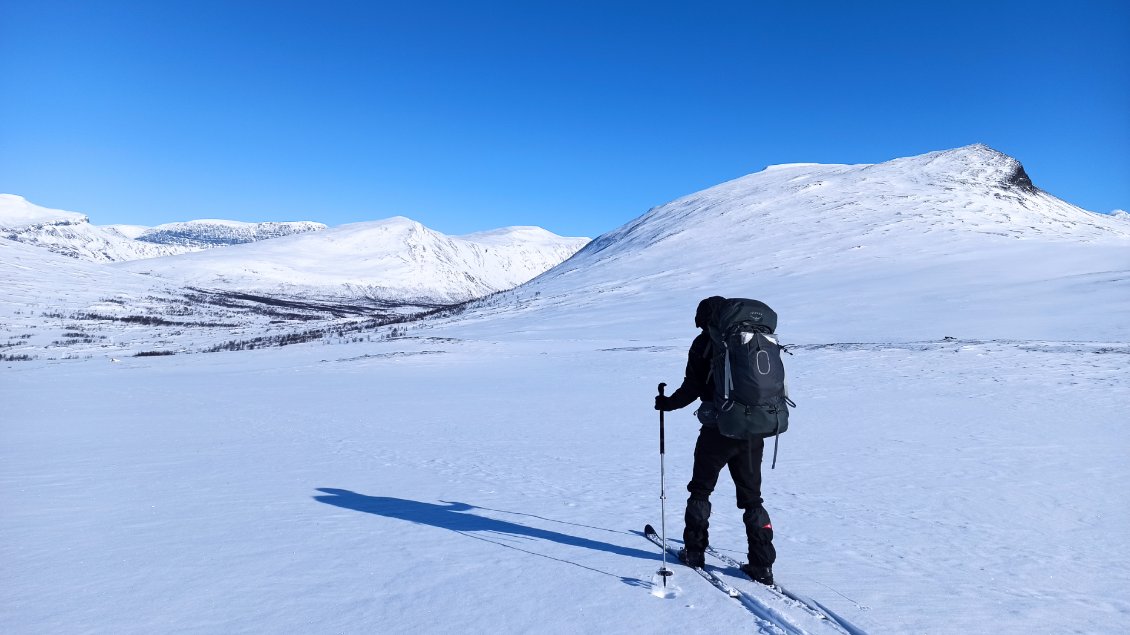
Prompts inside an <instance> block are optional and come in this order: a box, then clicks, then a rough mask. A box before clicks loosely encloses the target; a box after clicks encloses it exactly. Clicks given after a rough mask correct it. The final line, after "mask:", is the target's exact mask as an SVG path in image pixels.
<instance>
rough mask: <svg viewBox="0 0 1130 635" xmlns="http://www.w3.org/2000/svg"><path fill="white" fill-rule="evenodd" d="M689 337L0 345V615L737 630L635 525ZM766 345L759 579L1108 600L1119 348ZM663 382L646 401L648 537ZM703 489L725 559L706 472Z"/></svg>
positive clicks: (916, 602)
mask: <svg viewBox="0 0 1130 635" xmlns="http://www.w3.org/2000/svg"><path fill="white" fill-rule="evenodd" d="M690 335H691V334H690V333H689V334H688V337H687V338H686V342H683V341H681V340H669V341H664V342H662V343H661V345H659V346H657V347H655V348H650V349H649V348H647V347H642V348H641V347H639V346H638V342H633V341H619V342H611V343H610V342H609V341H591V340H573V341H556V342H553V341H530V342H510V343H503V342H492V341H486V340H479V341H473V340H469V341H461V342H450V341H448V342H443V341H436V340H426V339H409V340H399V341H394V342H387V343H380V344H354V345H351V346H349V347H344V346H300V347H292V348H288V349H283V350H271V351H252V352H244V353H238V354H214V355H197V356H190V357H169V358H137V359H126V360H123V362H122V363H121V364H114V365H110V364H106V363H105V362H101V361H89V362H78V363H70V364H66V365H64V366H51V365H49V364H46V363H35V362H31V363H28V364H30V365H24V366H21V367H20V372H18V373H16V372H12V371H10V370H0V372H3V373H4V377H3V378H2V381H0V398H2V399H3V402H4V403H5V404H6V411H7V414H6V416H5V417H4V423H3V427H2V430H3V437H4V443H3V444H2V445H0V484H2V487H0V504H3V507H4V509H5V510H6V512H5V514H4V515H3V516H2V517H0V554H2V558H3V561H4V562H5V565H6V566H5V573H4V583H3V584H0V606H3V607H4V610H3V611H0V630H2V631H4V632H11V633H31V632H110V631H113V632H122V633H141V632H154V631H161V632H185V631H212V632H215V631H224V632H249V631H250V632H327V633H328V632H373V631H374V630H378V631H380V632H421V631H422V632H437V631H442V630H448V629H458V630H460V631H462V632H498V631H506V632H560V633H570V632H594V631H597V630H599V631H601V632H610V633H629V632H631V633H638V632H667V631H685V632H705V631H708V632H742V631H748V630H750V629H752V628H753V623H754V621H753V618H752V616H751V615H750V614H749V612H748V611H746V610H745V609H743V608H742V607H741V606H739V605H738V604H737V603H735V602H733V601H732V600H730V599H728V598H726V597H725V596H724V595H723V594H721V593H719V592H718V591H716V590H714V589H712V588H710V587H709V586H708V585H706V583H705V582H704V581H702V580H700V579H698V578H697V576H695V575H694V574H693V573H691V572H690V571H689V570H686V569H684V568H682V567H679V566H678V565H676V569H675V570H676V576H677V580H678V584H679V585H680V586H681V587H682V588H683V594H682V595H681V596H680V597H679V598H677V599H676V600H668V601H664V600H660V599H657V598H655V597H653V596H651V595H650V594H649V593H648V589H647V584H648V583H649V581H650V578H651V575H652V573H653V572H654V570H655V569H656V568H658V566H659V555H658V553H655V550H654V549H652V548H651V546H650V545H649V543H647V542H646V541H645V540H644V539H643V538H642V537H640V536H638V535H636V534H635V533H634V532H637V531H639V529H640V528H642V526H643V525H644V524H645V523H648V522H650V523H652V524H654V525H656V526H658V521H659V501H658V486H659V483H658V477H659V465H658V456H657V454H658V438H657V437H658V429H657V428H658V426H657V413H655V411H654V410H651V408H650V405H651V398H652V396H653V395H654V391H655V385H656V384H657V383H658V382H659V381H667V382H668V383H670V384H672V385H674V384H676V383H677V382H678V380H679V378H680V377H681V374H682V368H683V365H684V363H685V357H684V356H685V352H684V351H683V350H682V348H683V346H685V345H686V343H689V340H690ZM608 349H620V350H608ZM795 352H796V356H795V357H791V358H789V359H788V363H789V370H790V374H791V377H792V379H791V386H792V391H793V393H794V394H795V396H796V399H797V401H798V403H799V408H798V409H797V410H796V411H795V413H794V416H795V419H794V421H793V424H792V428H791V429H790V431H789V432H788V433H786V434H785V435H783V436H782V438H781V447H780V452H781V454H780V459H779V463H778V467H777V469H776V470H772V471H771V470H769V469H768V466H767V465H766V466H765V469H764V474H765V498H766V506H767V508H768V509H769V511H770V513H771V514H772V516H773V521H774V527H775V528H776V530H777V540H776V544H777V547H778V551H779V560H778V564H777V567H776V571H777V574H778V577H779V578H780V579H781V580H782V582H784V583H786V584H787V585H788V586H789V587H790V588H792V589H793V590H794V591H797V592H801V593H804V594H806V595H810V596H813V597H815V598H816V599H818V600H819V601H821V602H822V603H824V604H826V605H827V606H829V607H830V608H832V609H833V610H835V611H836V612H838V613H840V614H841V615H843V616H844V617H847V618H848V619H850V620H851V621H852V622H854V623H855V624H856V625H858V626H860V627H861V628H863V629H865V630H869V631H872V632H930V633H967V632H1002V633H1003V632H1065V631H1072V632H1109V631H1110V628H1111V625H1114V624H1118V623H1121V622H1123V621H1124V620H1125V619H1126V618H1127V616H1128V613H1130V603H1128V602H1127V600H1126V598H1127V597H1130V594H1128V593H1127V591H1128V590H1130V565H1128V563H1127V559H1126V556H1125V554H1126V553H1128V552H1130V550H1128V549H1127V547H1128V546H1130V545H1128V544H1127V542H1128V540H1127V538H1126V534H1125V532H1124V531H1122V528H1123V527H1125V526H1126V522H1127V521H1128V520H1130V519H1128V518H1127V512H1126V505H1125V494H1124V492H1125V491H1127V489H1128V488H1127V485H1128V483H1127V480H1128V479H1127V471H1126V469H1125V467H1124V459H1123V453H1122V450H1123V449H1124V448H1125V447H1126V441H1127V432H1126V429H1125V426H1123V425H1121V422H1122V421H1123V416H1122V414H1121V408H1122V406H1123V404H1124V402H1125V389H1124V388H1121V387H1120V384H1119V383H1118V377H1119V374H1120V373H1121V372H1122V369H1123V368H1124V366H1125V357H1126V354H1127V349H1126V347H1125V345H1110V346H1106V345H1098V344H1093V345H1092V344H1081V345H1061V344H1055V343H1039V342H1036V343H1029V342H988V343H972V342H944V343H921V344H891V345H857V346H828V347H816V346H807V347H802V348H800V349H799V350H796V351H795ZM1084 405H1085V407H1084ZM691 410H692V408H688V409H685V410H682V411H678V412H675V413H670V414H669V415H668V425H667V457H666V461H667V495H668V517H667V521H668V536H669V537H674V538H678V537H679V533H680V532H681V528H682V522H681V514H682V505H683V501H684V500H685V493H684V489H683V487H684V485H685V482H686V480H687V479H688V478H689V473H690V467H691V451H692V449H693V445H694V439H695V436H696V434H697V426H696V425H695V423H694V421H693V418H692V416H691V414H690V413H691ZM769 451H771V448H770V449H769ZM713 501H714V504H715V507H714V509H715V512H714V516H713V518H712V536H713V543H714V544H715V546H717V547H719V548H721V549H723V550H725V551H726V552H727V553H731V554H732V555H734V557H736V558H739V559H742V556H743V553H742V552H743V548H744V544H743V532H742V528H741V520H740V512H738V511H737V509H736V508H734V507H733V502H732V501H733V488H732V485H731V483H730V481H729V478H728V475H725V474H724V475H723V476H722V478H721V481H720V486H719V489H718V491H717V492H716V493H715V496H714V498H713ZM734 584H741V582H738V581H737V580H736V579H735V580H734ZM747 584H748V585H752V583H747Z"/></svg>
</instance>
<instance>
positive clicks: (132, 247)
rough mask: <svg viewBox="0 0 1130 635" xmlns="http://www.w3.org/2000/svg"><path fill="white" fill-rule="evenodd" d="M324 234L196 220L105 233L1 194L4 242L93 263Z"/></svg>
mask: <svg viewBox="0 0 1130 635" xmlns="http://www.w3.org/2000/svg"><path fill="white" fill-rule="evenodd" d="M325 228H326V226H325V225H323V224H321V223H313V222H309V221H302V222H294V223H243V222H239V221H229V220H194V221H188V222H184V223H169V224H166V225H158V226H156V227H141V226H137V225H108V226H105V227H100V226H98V225H93V224H91V222H90V219H89V218H88V217H87V216H86V215H85V214H79V213H77V212H68V211H64V210H58V209H50V208H46V207H41V206H39V205H35V204H34V203H31V202H30V201H28V200H27V199H25V198H24V197H22V196H16V195H14V194H0V237H3V238H6V239H8V240H12V241H15V242H21V243H25V244H28V245H36V246H39V247H45V248H47V249H49V250H51V251H53V252H55V253H58V254H62V255H64V256H69V257H71V258H78V259H80V260H89V261H91V262H121V261H126V260H138V259H142V258H157V257H160V256H171V255H176V254H182V253H188V252H191V251H200V250H202V249H209V248H213V247H225V246H229V245H238V244H244V243H250V242H256V241H259V240H267V239H270V238H279V237H281V236H290V235H292V234H300V233H305V232H312V231H319V230H322V229H325Z"/></svg>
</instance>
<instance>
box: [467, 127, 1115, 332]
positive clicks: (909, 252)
mask: <svg viewBox="0 0 1130 635" xmlns="http://www.w3.org/2000/svg"><path fill="white" fill-rule="evenodd" d="M716 294H717V295H725V296H730V297H755V298H759V299H762V300H764V301H766V302H768V303H769V304H770V305H771V306H773V307H774V308H776V309H777V311H778V313H780V315H781V326H782V329H783V330H785V331H787V332H788V333H789V335H790V336H791V337H792V338H794V339H796V338H801V339H803V340H806V341H845V340H846V341H853V340H854V341H860V340H862V341H868V340H871V341H874V340H883V341H886V340H890V339H895V340H900V339H901V340H905V339H918V338H926V339H933V338H940V337H943V336H956V337H1010V338H1026V337H1033V338H1047V339H1077V338H1085V337H1095V336H1101V335H1104V334H1105V335H1107V336H1109V337H1111V338H1118V337H1125V336H1127V335H1128V332H1130V331H1128V329H1130V327H1127V324H1130V225H1128V224H1127V223H1125V222H1124V221H1122V220H1120V219H1117V218H1113V217H1111V216H1109V215H1105V214H1096V213H1092V212H1088V211H1085V210H1082V209H1080V208H1078V207H1076V206H1074V205H1071V204H1069V203H1066V202H1064V201H1062V200H1060V199H1058V198H1056V197H1054V196H1052V195H1050V194H1048V193H1046V192H1043V191H1041V190H1039V189H1038V188H1036V187H1035V186H1034V185H1033V184H1032V181H1031V180H1030V179H1029V177H1028V175H1027V174H1026V173H1025V171H1024V169H1023V167H1022V166H1021V164H1020V163H1019V162H1018V161H1016V160H1015V159H1013V158H1011V157H1009V156H1006V155H1004V154H1002V153H1000V152H997V151H995V150H993V149H991V148H988V147H986V146H984V145H973V146H968V147H962V148H957V149H954V150H949V151H944V152H933V153H929V154H925V155H922V156H915V157H909V158H903V159H895V160H892V161H888V162H885V163H881V164H875V165H818V164H792V165H780V166H772V167H769V168H767V169H766V170H764V171H762V172H758V173H755V174H751V175H748V176H745V177H742V178H739V179H736V180H733V181H730V182H728V183H723V184H721V185H718V186H716V187H712V188H710V189H707V190H704V191H701V192H698V193H695V194H691V195H689V196H686V197H684V198H681V199H678V200H676V201H673V202H671V203H668V204H666V205H663V206H660V207H657V208H655V209H652V210H651V211H649V212H648V213H646V214H644V215H643V216H641V217H639V218H638V219H636V220H634V221H632V222H630V223H628V224H626V225H624V226H623V227H620V228H618V229H616V230H613V231H611V232H608V233H606V234H604V235H603V236H600V237H598V238H596V239H595V240H593V241H592V242H591V243H590V244H588V245H587V246H586V247H585V248H584V249H582V250H581V251H580V252H579V253H577V254H576V256H574V257H573V258H571V259H570V260H569V261H567V262H566V263H564V264H562V265H561V266H559V267H557V268H555V269H553V270H552V271H550V272H548V273H547V274H545V275H543V276H541V277H539V278H538V279H537V280H535V281H533V282H531V283H530V284H527V285H524V286H522V287H519V288H517V289H515V290H513V291H511V292H508V293H506V294H502V296H499V297H495V298H490V299H488V300H485V301H481V302H480V303H478V306H477V308H475V309H473V310H471V311H470V312H468V313H467V314H465V315H462V316H460V317H459V318H458V319H459V320H460V321H461V323H462V324H463V325H464V327H465V328H471V327H470V325H472V324H474V325H477V327H476V328H481V329H485V331H484V332H486V333H511V332H529V333H532V334H536V335H537V336H544V335H545V334H546V333H549V332H555V333H581V332H585V333H592V332H602V331H603V332H610V330H615V332H616V334H617V335H622V334H623V332H648V333H652V334H656V335H658V334H661V333H675V332H679V331H680V330H682V331H685V330H686V328H687V327H689V326H690V324H691V318H692V317H693V314H694V307H695V304H696V303H697V301H698V300H699V299H701V298H703V297H706V296H709V295H716ZM1081 307H1087V308H1088V310H1087V313H1086V315H1096V314H1098V315H1104V316H1107V318H1106V319H1105V320H1104V321H1103V323H1101V324H1094V323H1093V322H1094V320H1093V319H1092V318H1087V317H1083V314H1082V313H1080V312H1078V311H1077V309H1079V308H1081ZM1096 307H1101V310H1099V311H1098V312H1097V313H1095V308H1096ZM519 323H520V325H519Z"/></svg>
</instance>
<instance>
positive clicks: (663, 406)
mask: <svg viewBox="0 0 1130 635" xmlns="http://www.w3.org/2000/svg"><path fill="white" fill-rule="evenodd" d="M655 409H656V410H665V411H667V412H670V411H672V410H674V408H672V407H671V398H670V397H668V396H667V395H656V396H655Z"/></svg>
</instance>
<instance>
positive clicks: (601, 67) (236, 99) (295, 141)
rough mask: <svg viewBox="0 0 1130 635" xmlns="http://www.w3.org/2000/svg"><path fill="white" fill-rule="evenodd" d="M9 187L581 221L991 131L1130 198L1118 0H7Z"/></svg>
mask: <svg viewBox="0 0 1130 635" xmlns="http://www.w3.org/2000/svg"><path fill="white" fill-rule="evenodd" d="M0 91H2V96H0V192H5V193H11V194H19V195H22V196H25V197H27V198H28V199H30V200H31V201H32V202H34V203H37V204H40V205H44V206H47V207H56V208H62V209H68V210H72V211H79V212H83V213H86V214H88V215H90V216H91V219H92V221H93V222H94V223H96V224H100V225H104V224H111V223H131V224H141V225H155V224H159V223H163V222H171V221H176V220H188V219H192V218H230V219H234V220H248V221H254V220H317V221H321V222H324V223H327V224H329V225H338V224H342V223H347V222H354V221H361V220H375V219H379V218H385V217H388V216H393V215H404V216H409V217H411V218H414V219H416V220H418V221H420V222H422V223H424V224H425V225H428V226H430V227H432V228H434V229H437V230H439V231H442V232H445V233H449V234H462V233H466V232H471V231H476V230H482V229H489V228H493V227H499V226H503V225H541V226H543V227H546V228H547V229H550V230H552V231H554V232H557V233H560V234H564V235H574V236H575V235H585V236H595V235H598V234H600V233H603V232H605V231H608V230H610V229H613V228H616V227H618V226H619V225H621V224H623V223H625V222H627V221H629V220H631V219H633V218H635V217H636V216H639V215H640V214H642V213H643V212H645V211H646V210H647V209H648V208H649V207H652V206H654V205H659V204H662V203H665V202H667V201H669V200H671V199H674V198H677V197H679V196H682V195H685V194H689V193H692V192H694V191H697V190H700V189H703V188H705V187H709V186H711V185H715V184H717V183H720V182H723V181H726V180H729V179H732V178H735V177H738V176H742V175H744V174H748V173H750V172H756V171H758V170H760V169H762V168H763V167H765V166H766V165H769V164H774V163H789V162H822V163H874V162H879V161H884V160H887V159H891V158H895V157H899V156H910V155H915V154H921V153H923V152H929V151H932V150H942V149H948V148H953V147H957V146H962V145H967V144H970V143H977V142H982V143H986V144H988V145H990V146H992V147H994V148H996V149H998V150H1001V151H1002V152H1005V153H1007V154H1010V155H1012V156H1014V157H1016V158H1017V159H1019V160H1020V161H1021V162H1023V163H1024V165H1025V167H1026V168H1027V171H1028V173H1029V174H1030V175H1031V177H1032V179H1033V181H1034V182H1035V183H1036V185H1037V186H1039V187H1042V188H1043V189H1045V190H1047V191H1049V192H1051V193H1052V194H1055V195H1057V196H1059V197H1061V198H1064V199H1066V200H1068V201H1070V202H1072V203H1074V204H1076V205H1080V206H1082V207H1084V208H1086V209H1090V210H1092V211H1098V212H1109V211H1111V210H1113V209H1115V208H1122V209H1125V208H1127V207H1130V2H1125V1H1124V0H1118V1H1109V2H1100V1H1089V0H1073V1H1071V2H1067V1H1062V2H1031V1H1030V0H1027V1H1024V2H1012V1H1008V2H997V1H976V2H957V1H955V2H928V3H927V2H909V1H906V0H903V1H899V2H870V1H861V2H843V1H838V2H819V1H810V2H784V1H777V2H769V1H765V2H758V1H754V0H746V1H743V2H688V1H686V0H680V1H672V2H667V1H663V0H646V1H640V2H617V1H615V0H604V1H598V2H590V1H588V0H553V1H545V2H540V1H536V0H515V1H512V2H495V1H491V0H482V1H471V0H466V1H445V0H429V1H427V2H422V1H408V0H405V1H381V0H371V1H338V0H320V1H317V2H315V1H313V0H305V1H302V2H291V1H288V0H269V1H263V2H251V1H246V2H241V1H239V0H222V1H205V0H199V1H177V0H161V1H153V0H144V1H137V2H125V1H101V0H86V1H81V2H80V1H70V2H61V1H57V0H35V1H31V0H0Z"/></svg>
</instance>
